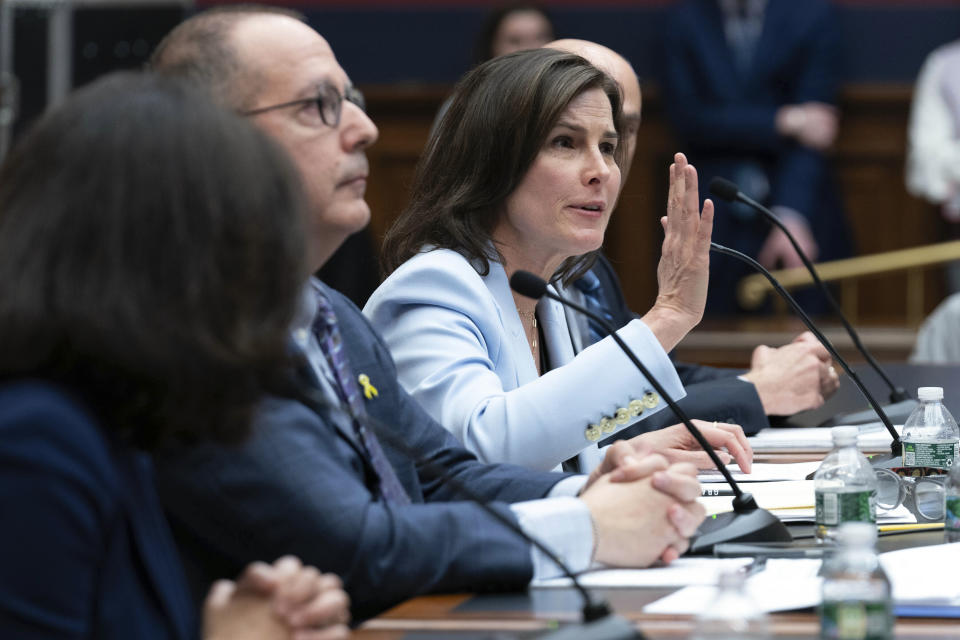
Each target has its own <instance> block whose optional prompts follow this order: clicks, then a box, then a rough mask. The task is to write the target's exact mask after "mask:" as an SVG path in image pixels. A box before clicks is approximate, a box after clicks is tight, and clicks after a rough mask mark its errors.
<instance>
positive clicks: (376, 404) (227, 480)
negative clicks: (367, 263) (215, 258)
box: [157, 288, 564, 620]
mask: <svg viewBox="0 0 960 640" xmlns="http://www.w3.org/2000/svg"><path fill="white" fill-rule="evenodd" d="M325 291H326V293H327V295H328V296H329V297H330V299H331V301H332V302H333V305H334V309H335V311H336V314H337V318H338V320H339V324H340V327H341V331H342V333H343V342H344V345H345V348H346V350H347V354H348V357H349V360H350V363H351V365H352V367H353V369H354V372H355V373H356V374H357V375H359V374H361V373H365V374H367V376H368V377H369V379H370V383H371V384H372V385H373V386H374V387H376V389H377V391H378V395H377V396H375V397H373V398H370V399H367V400H365V402H366V407H367V411H368V412H369V413H370V414H371V415H372V416H373V417H375V418H377V419H379V420H380V421H381V422H383V423H384V424H385V425H387V426H388V427H390V428H393V429H395V433H396V434H398V435H400V436H401V437H402V438H403V440H404V441H405V442H406V443H407V445H409V446H410V447H413V448H414V449H415V450H416V451H417V452H418V453H419V455H420V456H421V457H422V458H425V459H429V460H432V461H434V462H436V463H438V464H440V465H442V466H443V467H445V468H446V469H447V470H448V471H449V472H450V473H451V474H453V475H454V476H456V477H457V478H458V479H459V480H460V481H461V482H463V483H464V484H466V485H467V486H469V487H470V488H472V489H473V490H474V491H476V492H478V493H479V494H481V495H482V496H483V497H484V498H485V499H487V500H491V501H495V503H494V506H495V508H497V509H500V510H503V511H505V512H507V513H510V514H511V515H510V517H511V518H513V516H512V512H510V511H509V507H508V506H507V504H506V503H509V502H516V501H521V500H530V499H535V498H541V497H543V496H544V495H546V494H547V493H548V492H549V490H550V489H551V487H552V486H553V485H554V484H556V482H557V481H559V480H560V479H561V478H563V477H564V476H563V475H562V474H556V473H541V472H534V471H529V470H526V469H523V468H520V467H515V466H508V465H487V464H482V463H480V462H478V461H477V460H476V458H475V457H474V456H473V455H472V454H471V453H469V452H467V451H466V450H465V449H463V448H462V447H461V446H460V445H459V443H458V442H457V441H456V440H455V439H454V438H453V436H451V435H450V434H449V433H448V432H447V431H446V430H445V429H444V428H443V427H441V426H440V425H438V424H437V423H436V422H434V421H433V420H432V419H431V418H430V417H429V416H428V415H427V414H426V413H425V412H424V411H423V409H421V408H420V405H419V404H417V403H416V402H415V401H414V400H413V399H412V398H410V396H409V395H407V393H406V392H404V391H403V389H402V388H401V387H400V386H399V384H398V383H397V376H396V371H395V368H394V364H393V360H392V359H391V357H390V354H389V352H388V351H387V349H386V346H385V345H384V344H383V343H382V342H381V340H380V338H379V337H378V336H377V334H376V333H375V332H374V330H373V329H372V328H371V327H370V325H369V324H368V323H367V320H366V319H365V318H364V317H363V316H362V315H361V314H360V311H359V310H358V309H357V308H356V307H355V306H354V305H353V304H352V303H350V302H349V301H348V300H346V298H344V297H343V296H341V295H340V294H338V293H336V292H334V291H332V290H330V289H329V288H325ZM380 441H381V443H382V444H383V447H384V449H385V451H386V453H387V456H388V457H389V458H390V461H391V463H392V465H393V467H394V469H395V470H396V472H397V475H398V477H399V479H400V481H401V483H402V484H403V486H404V488H405V489H406V490H407V493H408V494H409V495H410V496H411V498H412V500H413V504H411V505H409V506H405V507H397V506H391V505H387V504H384V503H383V502H382V501H380V500H379V499H378V498H377V494H376V491H375V489H374V486H375V485H374V480H373V472H372V468H371V466H370V464H369V463H368V461H367V459H366V457H365V456H364V455H363V453H361V450H360V448H359V447H358V446H357V444H356V442H355V441H354V435H353V434H352V433H350V432H349V431H347V430H342V429H340V428H339V427H338V426H337V424H336V423H335V422H334V421H333V420H331V419H330V417H329V416H328V415H324V414H320V413H316V412H314V411H312V410H310V409H308V408H307V407H306V406H304V405H302V404H300V403H298V402H296V401H293V400H290V399H285V398H276V397H274V398H270V399H268V400H266V401H265V402H264V403H263V406H262V407H261V409H260V411H259V414H258V416H257V418H256V422H255V427H254V433H253V436H252V438H251V439H250V440H249V441H248V442H247V443H246V444H245V445H244V446H243V447H242V448H240V449H238V450H228V449H224V448H218V447H205V448H202V449H197V450H191V451H190V452H187V453H185V454H182V455H181V454H178V455H175V456H170V457H166V458H162V459H158V462H157V466H158V475H159V479H160V490H161V497H162V499H163V501H164V505H165V507H166V508H167V510H168V514H169V516H170V518H171V522H172V524H173V526H174V532H175V535H176V536H177V538H178V542H180V543H181V550H182V551H183V553H184V556H185V562H186V564H187V565H188V567H189V568H190V570H191V571H192V572H193V573H194V575H195V576H200V577H202V578H203V582H206V581H209V580H211V579H214V578H218V577H220V576H226V575H231V574H234V573H236V571H237V570H238V569H239V568H241V567H243V566H244V565H245V564H246V563H247V562H249V561H251V560H253V559H256V558H265V559H273V558H276V557H277V556H280V555H282V554H286V553H293V554H296V555H297V556H299V557H300V558H302V559H303V561H304V562H305V563H309V564H312V565H315V566H317V567H318V568H320V569H321V570H323V571H332V572H334V573H337V574H339V575H340V577H341V578H342V579H343V582H344V585H345V588H346V591H347V592H348V593H349V595H350V599H351V607H352V613H353V615H354V618H355V620H362V619H364V618H367V617H370V616H372V615H375V614H377V613H379V612H380V611H383V610H384V609H386V608H387V607H389V606H391V605H393V604H396V603H397V602H400V601H402V600H404V599H407V598H410V597H413V596H416V595H419V594H423V593H430V592H444V591H445V592H455V591H477V590H483V589H498V588H503V589H519V588H524V587H525V586H526V585H527V583H528V582H529V581H530V579H531V577H532V571H533V569H532V562H531V557H530V547H529V545H528V544H527V543H526V542H524V541H523V540H521V539H519V538H518V537H517V535H516V534H514V533H512V532H510V531H508V530H507V529H506V528H504V526H503V525H501V524H499V523H496V522H494V521H492V520H491V518H490V516H488V515H487V514H485V513H484V512H483V511H482V510H481V509H480V508H479V507H478V506H476V505H474V504H472V503H469V502H464V501H462V498H461V496H459V495H457V492H456V491H454V490H453V489H451V488H450V487H449V486H448V485H447V484H446V483H445V482H443V481H442V480H440V479H438V478H436V477H434V476H433V475H432V474H431V473H430V471H429V470H427V469H424V468H423V467H422V466H420V465H419V464H417V463H415V462H414V461H412V460H410V459H409V458H408V457H407V456H405V455H403V454H401V453H399V452H398V451H396V450H394V449H392V448H391V447H390V446H389V443H388V442H387V441H386V440H385V439H384V438H380Z"/></svg>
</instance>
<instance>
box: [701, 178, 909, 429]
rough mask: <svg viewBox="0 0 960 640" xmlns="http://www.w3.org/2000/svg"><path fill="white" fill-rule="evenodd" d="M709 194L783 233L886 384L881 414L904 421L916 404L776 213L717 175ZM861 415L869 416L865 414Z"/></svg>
mask: <svg viewBox="0 0 960 640" xmlns="http://www.w3.org/2000/svg"><path fill="white" fill-rule="evenodd" d="M710 193H712V194H713V195H715V196H717V197H718V198H720V199H722V200H726V201H727V202H735V201H736V202H742V203H744V204H745V205H747V206H749V207H750V208H752V209H754V210H756V211H757V212H759V213H760V214H761V215H763V217H765V218H766V219H767V220H768V221H769V222H770V223H772V224H773V225H775V226H776V227H777V228H779V229H780V230H781V231H783V232H784V233H785V234H786V236H787V239H788V240H789V241H790V244H791V245H793V249H794V251H796V253H797V255H798V256H799V257H800V260H801V261H802V262H803V266H804V267H806V268H807V271H808V272H810V277H811V278H813V281H814V283H815V284H816V286H817V288H818V289H819V290H820V292H821V293H822V294H823V297H824V298H826V300H827V303H829V305H830V307H831V308H832V309H833V311H834V313H836V314H837V317H838V318H840V322H841V324H843V327H844V329H846V330H847V334H848V335H849V336H850V340H852V341H853V345H854V346H855V347H856V348H857V351H859V352H860V353H861V354H862V355H863V357H864V359H866V361H867V363H868V364H869V365H870V367H871V368H872V369H873V370H874V371H876V372H877V375H879V376H880V379H881V380H883V381H884V383H885V384H886V385H887V387H888V388H889V389H890V402H892V403H894V404H893V405H890V406H888V407H886V408H885V411H886V412H887V413H888V414H889V413H890V412H894V413H895V414H896V415H897V417H898V418H899V417H900V416H902V417H903V418H906V417H907V416H908V415H910V412H911V411H913V409H914V407H915V406H916V404H917V402H916V400H914V399H913V398H911V397H910V394H909V393H908V392H907V391H906V389H904V388H903V387H898V386H896V385H894V384H893V381H892V380H890V378H889V376H887V373H886V372H885V371H884V370H883V368H882V367H881V366H880V364H879V363H878V362H877V361H876V360H875V359H874V357H873V354H871V353H870V351H869V350H868V349H867V347H866V346H865V345H864V344H863V342H861V341H860V336H859V334H857V332H856V330H855V329H854V328H853V326H852V325H851V324H850V322H849V321H848V320H847V317H846V316H845V315H844V313H843V311H842V310H841V309H840V305H839V304H837V301H836V299H835V298H834V297H833V294H831V293H830V289H829V288H828V287H827V285H825V284H824V283H823V281H822V280H821V279H820V274H818V273H817V270H816V268H815V267H814V266H813V263H812V262H810V258H808V257H807V255H806V254H805V253H804V252H803V251H802V250H801V249H800V245H799V244H798V243H797V240H796V238H794V236H793V234H792V233H790V230H789V229H787V226H786V225H785V224H783V221H782V220H780V218H778V217H777V216H776V214H774V213H773V212H772V211H770V209H768V208H767V207H765V206H763V205H762V204H760V203H759V202H757V201H756V200H754V199H753V198H751V197H750V196H748V195H747V194H745V193H743V192H742V191H740V188H739V187H737V185H736V184H734V183H733V182H731V181H729V180H727V179H725V178H721V177H719V176H717V177H714V178H713V179H712V180H711V181H710ZM728 255H729V254H728ZM865 413H869V411H868V412H865ZM877 415H880V414H879V413H878V414H877ZM872 419H873V418H872V416H871V415H860V414H856V416H855V415H854V414H849V415H847V416H845V420H843V419H841V422H843V423H844V424H850V423H851V422H867V421H868V420H872Z"/></svg>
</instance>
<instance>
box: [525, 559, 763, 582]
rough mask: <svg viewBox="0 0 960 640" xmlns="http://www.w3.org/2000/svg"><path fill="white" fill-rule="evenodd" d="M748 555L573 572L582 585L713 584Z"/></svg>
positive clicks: (562, 579) (734, 568)
mask: <svg viewBox="0 0 960 640" xmlns="http://www.w3.org/2000/svg"><path fill="white" fill-rule="evenodd" d="M751 561H752V559H751V558H695V557H687V558H678V559H677V560H674V561H673V562H671V563H670V564H669V565H668V566H663V567H650V568H649V569H607V568H605V567H599V568H597V569H592V570H590V571H587V572H585V573H581V574H580V575H578V576H577V579H578V580H579V581H580V583H581V584H582V585H583V586H584V587H589V588H616V587H685V586H687V585H691V584H704V585H714V584H716V583H717V579H718V578H719V577H720V573H721V572H724V571H735V570H737V569H739V568H740V567H744V566H746V565H748V564H750V562H751ZM530 586H532V587H547V588H550V587H569V586H571V581H570V578H553V579H551V580H537V581H535V582H533V583H531V585H530Z"/></svg>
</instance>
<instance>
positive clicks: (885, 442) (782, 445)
mask: <svg viewBox="0 0 960 640" xmlns="http://www.w3.org/2000/svg"><path fill="white" fill-rule="evenodd" d="M894 429H896V431H897V433H901V432H902V431H903V425H902V424H898V425H894ZM747 440H748V441H749V442H750V446H751V447H753V451H754V453H773V452H783V451H823V452H827V451H830V449H832V448H833V440H832V438H831V436H830V429H824V428H818V427H810V428H787V429H763V430H761V431H760V433H758V434H757V435H755V436H750V437H749V438H748V439H747ZM857 445H858V446H859V447H860V450H861V451H867V452H884V451H889V450H890V434H889V433H887V430H886V428H884V427H883V425H882V424H881V423H879V422H872V423H870V424H866V425H860V437H859V438H858V439H857Z"/></svg>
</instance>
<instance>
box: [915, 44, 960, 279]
mask: <svg viewBox="0 0 960 640" xmlns="http://www.w3.org/2000/svg"><path fill="white" fill-rule="evenodd" d="M907 133H908V136H907V142H908V145H907V167H906V175H907V190H908V191H909V192H910V193H912V194H913V195H915V196H917V197H920V198H924V199H925V200H927V201H929V202H931V203H933V204H936V205H939V206H940V213H941V215H942V217H943V221H944V223H945V226H946V227H947V234H946V235H947V238H945V239H953V240H955V239H957V238H958V237H960V40H958V41H954V42H951V43H949V44H945V45H943V46H942V47H938V48H937V49H935V50H934V51H932V52H931V53H930V55H928V56H927V59H926V60H925V61H924V63H923V67H921V69H920V74H919V75H918V76H917V82H916V86H915V87H914V90H913V105H912V106H911V109H910V125H909V129H908V131H907ZM946 272H947V287H948V290H949V291H950V292H951V293H956V292H960V262H952V263H950V264H949V265H947V269H946Z"/></svg>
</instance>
